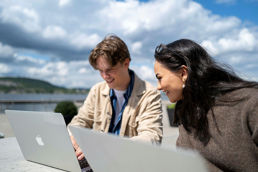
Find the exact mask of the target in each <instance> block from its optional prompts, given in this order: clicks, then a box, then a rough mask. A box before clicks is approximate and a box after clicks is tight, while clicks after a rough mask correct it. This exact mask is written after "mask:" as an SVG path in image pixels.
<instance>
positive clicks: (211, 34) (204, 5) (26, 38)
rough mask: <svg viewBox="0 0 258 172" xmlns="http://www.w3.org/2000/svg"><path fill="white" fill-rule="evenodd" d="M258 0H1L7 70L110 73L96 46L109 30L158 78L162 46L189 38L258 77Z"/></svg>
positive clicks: (79, 75) (75, 80) (88, 79)
mask: <svg viewBox="0 0 258 172" xmlns="http://www.w3.org/2000/svg"><path fill="white" fill-rule="evenodd" d="M255 9H258V0H242V1H240V0H210V1H207V0H195V1H193V0H180V1H178V0H141V1H138V0H37V1H35V0H19V1H16V0H1V1H0V76H15V77H16V76H18V77H29V78H37V79H43V80H46V81H48V82H50V83H52V84H55V85H59V86H64V87H68V88H75V87H76V88H78V87H79V88H90V87H91V86H92V85H94V84H96V83H97V82H99V81H102V79H101V77H100V75H99V72H98V71H95V70H94V69H93V68H92V67H91V66H90V64H89V62H88V56H89V52H90V51H91V50H92V49H93V48H94V46H95V45H96V44H97V43H99V42H100V41H101V40H102V39H103V38H104V37H105V35H107V34H110V33H112V34H116V35H117V36H119V37H120V38H122V39H123V40H124V41H125V42H126V44H127V45H128V48H129V51H130V54H131V58H132V61H131V64H130V68H131V69H133V70H134V71H135V72H136V73H137V74H138V75H139V76H140V77H141V78H142V79H145V80H147V81H149V82H151V83H152V84H153V85H156V79H155V74H154V70H153V64H154V57H153V55H154V50H155V47H156V46H157V45H159V44H161V43H163V44H167V43H170V42H173V41H175V40H177V39H181V38H187V39H191V40H194V41H195V42H197V43H199V44H200V45H202V46H203V47H204V48H205V49H206V50H207V51H208V52H209V53H210V55H211V56H212V57H214V58H215V60H216V61H218V62H220V63H225V64H227V65H230V66H231V67H232V68H233V70H234V71H235V72H236V73H237V74H239V75H240V76H241V77H243V78H245V79H248V80H255V81H258V12H255V11H257V10H255Z"/></svg>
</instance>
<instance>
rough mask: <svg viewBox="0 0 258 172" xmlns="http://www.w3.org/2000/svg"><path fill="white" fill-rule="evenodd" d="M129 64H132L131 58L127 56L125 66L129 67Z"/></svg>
mask: <svg viewBox="0 0 258 172" xmlns="http://www.w3.org/2000/svg"><path fill="white" fill-rule="evenodd" d="M129 64H130V60H129V58H126V59H125V61H124V66H126V67H127V68H129Z"/></svg>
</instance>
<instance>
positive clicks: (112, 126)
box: [69, 35, 162, 160]
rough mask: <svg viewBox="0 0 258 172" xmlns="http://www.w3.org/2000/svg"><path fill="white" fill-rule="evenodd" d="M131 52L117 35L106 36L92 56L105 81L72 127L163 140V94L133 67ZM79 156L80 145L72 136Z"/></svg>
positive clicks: (157, 141) (90, 58) (94, 65)
mask: <svg viewBox="0 0 258 172" xmlns="http://www.w3.org/2000/svg"><path fill="white" fill-rule="evenodd" d="M130 60H131V58H130V54H129V51H128V48H127V46H126V44H125V43H124V42H123V41H122V40H121V39H120V38H119V37H117V36H115V35H110V36H107V37H106V38H104V40H102V41H101V42H100V43H99V44H98V45H97V46H96V47H95V48H94V49H93V50H92V51H91V54H90V56H89V61H90V64H91V65H92V66H93V67H94V69H96V70H98V71H99V72H100V75H101V77H102V78H103V79H104V80H105V81H104V82H101V83H98V84H96V85H95V86H93V87H92V88H91V90H90V92H89V95H88V96H87V98H86V100H85V102H84V104H83V105H82V107H81V108H80V110H79V112H78V114H77V115H76V116H75V117H74V118H73V120H72V121H71V123H70V124H69V125H70V126H72V125H76V126H78V125H79V126H82V127H86V128H92V129H94V130H98V131H102V132H110V133H114V134H116V135H119V136H128V137H130V138H131V139H134V140H143V141H149V142H152V143H160V142H161V139H162V110H161V99H160V93H159V92H158V91H157V90H156V88H154V87H152V86H151V85H150V84H149V83H147V82H145V81H143V80H141V79H140V78H139V77H138V76H137V75H136V74H135V73H134V72H133V71H132V70H130V69H129V64H130ZM71 140H72V142H73V146H74V148H75V150H76V155H77V157H78V159H79V160H80V159H82V158H83V157H84V155H83V154H82V152H81V150H80V148H79V147H78V145H77V144H76V141H75V140H74V138H73V136H71Z"/></svg>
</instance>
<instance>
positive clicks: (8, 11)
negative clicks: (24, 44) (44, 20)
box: [1, 5, 40, 32]
mask: <svg viewBox="0 0 258 172" xmlns="http://www.w3.org/2000/svg"><path fill="white" fill-rule="evenodd" d="M1 17H2V19H3V21H6V22H7V21H8V22H12V23H15V24H18V25H20V26H22V27H23V28H24V29H25V30H27V31H29V32H35V31H37V30H39V29H40V26H39V16H38V14H37V12H36V11H35V10H34V9H31V8H26V7H21V6H17V5H14V6H10V7H8V8H4V9H3V11H2V14H1Z"/></svg>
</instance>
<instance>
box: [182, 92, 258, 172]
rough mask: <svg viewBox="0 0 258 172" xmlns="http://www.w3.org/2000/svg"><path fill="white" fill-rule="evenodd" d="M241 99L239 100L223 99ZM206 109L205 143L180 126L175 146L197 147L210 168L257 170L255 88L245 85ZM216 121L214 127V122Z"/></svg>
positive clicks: (256, 101)
mask: <svg viewBox="0 0 258 172" xmlns="http://www.w3.org/2000/svg"><path fill="white" fill-rule="evenodd" d="M235 99H241V101H239V102H238V103H236V102H227V103H225V100H235ZM213 110H214V117H215V120H214V118H213V117H212V114H211V111H209V112H208V114H207V117H208V123H209V132H210V134H211V139H210V141H209V143H208V144H207V145H206V146H204V145H203V144H202V143H201V142H200V141H199V140H198V139H197V138H194V137H193V134H190V133H187V132H186V130H185V129H184V127H183V125H180V126H179V137H178V140H177V146H178V147H183V148H187V149H188V148H190V149H194V150H197V151H198V152H199V153H200V154H201V155H202V156H203V157H204V158H205V159H206V160H207V164H208V168H209V170H210V171H248V172H258V89H254V88H244V89H239V90H236V91H233V92H231V93H228V94H226V95H224V96H221V97H220V98H218V99H217V100H216V105H215V106H214V108H213ZM215 121H216V123H217V127H216V125H215Z"/></svg>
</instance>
